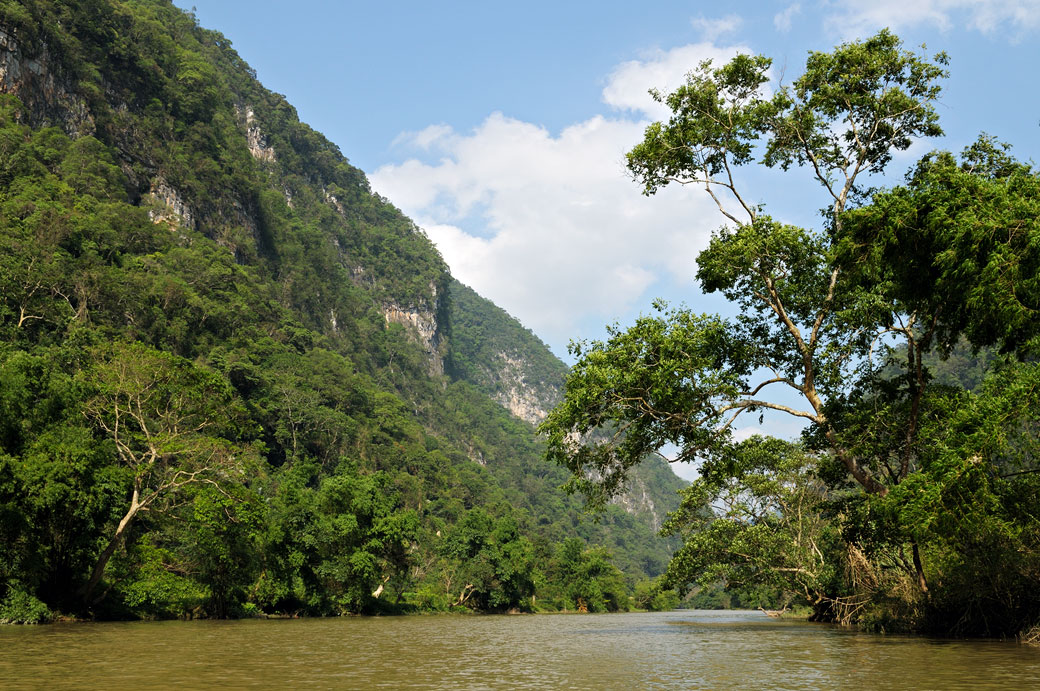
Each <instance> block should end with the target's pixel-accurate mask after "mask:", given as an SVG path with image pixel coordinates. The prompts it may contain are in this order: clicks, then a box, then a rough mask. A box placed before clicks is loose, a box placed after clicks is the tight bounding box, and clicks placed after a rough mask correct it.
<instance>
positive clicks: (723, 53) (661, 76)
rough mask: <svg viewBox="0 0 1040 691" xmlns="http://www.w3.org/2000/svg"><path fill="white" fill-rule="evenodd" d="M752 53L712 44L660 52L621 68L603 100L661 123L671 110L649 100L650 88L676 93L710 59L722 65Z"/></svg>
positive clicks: (625, 63)
mask: <svg viewBox="0 0 1040 691" xmlns="http://www.w3.org/2000/svg"><path fill="white" fill-rule="evenodd" d="M751 52H752V51H751V49H750V48H748V47H747V46H743V45H735V46H726V47H719V46H716V45H714V44H712V43H696V44H692V45H686V46H681V47H679V48H673V49H672V50H668V51H663V50H659V51H656V52H654V53H651V54H649V55H647V56H646V58H645V59H643V60H630V61H628V62H624V63H622V64H620V65H618V66H617V67H616V68H615V69H614V71H613V73H611V75H610V78H609V80H608V82H607V86H606V87H605V88H604V89H603V101H604V102H605V103H606V104H607V105H610V106H613V107H614V108H617V109H619V110H632V111H636V112H638V113H644V114H646V115H647V116H649V117H650V118H651V119H654V120H661V119H664V118H666V117H668V114H669V111H668V107H667V106H664V105H662V104H660V103H657V102H656V101H654V100H653V98H651V97H650V95H649V94H648V93H647V92H648V91H649V90H650V89H651V88H653V89H657V90H659V91H660V92H662V93H668V92H669V91H674V90H675V89H676V88H677V87H679V86H680V85H681V84H682V83H683V81H684V80H685V79H686V75H687V74H688V73H689V72H690V71H692V70H694V69H695V68H696V67H697V66H698V65H700V63H702V62H703V61H705V60H711V61H712V62H713V63H714V64H716V65H719V66H721V65H723V64H725V63H727V62H729V61H730V60H731V59H732V58H733V56H735V55H736V54H737V53H751Z"/></svg>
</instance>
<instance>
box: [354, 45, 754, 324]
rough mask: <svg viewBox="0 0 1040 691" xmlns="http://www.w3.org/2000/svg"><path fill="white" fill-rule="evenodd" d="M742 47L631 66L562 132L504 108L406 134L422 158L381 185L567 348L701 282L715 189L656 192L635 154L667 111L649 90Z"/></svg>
mask: <svg viewBox="0 0 1040 691" xmlns="http://www.w3.org/2000/svg"><path fill="white" fill-rule="evenodd" d="M738 52H750V51H749V50H748V49H747V48H745V47H743V46H729V47H719V46H716V45H714V44H711V43H698V44H695V45H687V46H682V47H679V48H675V49H674V50H669V51H657V52H654V53H652V54H649V55H647V56H645V57H644V59H642V60H633V61H630V62H626V63H624V64H622V65H619V66H618V67H617V69H615V70H614V72H613V73H612V74H611V75H610V76H609V78H608V80H607V84H606V86H605V87H604V89H603V101H604V103H605V104H607V105H608V106H611V107H612V108H614V109H616V110H617V111H620V112H619V113H618V114H617V115H615V116H613V117H606V116H603V115H594V116H592V117H589V118H588V119H586V120H584V121H581V122H577V123H575V124H573V125H571V126H569V127H567V128H565V129H564V130H562V131H561V132H559V133H556V134H554V133H551V132H549V131H548V130H546V129H545V128H543V127H540V126H538V125H535V124H532V123H529V122H523V121H521V120H517V119H514V118H510V117H508V116H506V115H504V114H502V113H493V114H491V115H490V116H488V117H487V119H486V120H485V121H484V122H483V123H482V124H481V125H479V126H478V127H476V128H475V129H474V130H473V131H472V132H468V133H460V132H456V131H455V130H453V129H452V128H450V127H446V126H444V125H432V126H430V127H427V128H425V129H423V130H421V131H419V132H413V133H405V134H402V135H401V136H399V137H398V139H397V142H396V143H397V144H398V145H400V146H404V147H413V148H412V149H411V153H412V155H413V157H412V158H408V159H407V160H405V161H403V162H401V163H398V164H395V165H385V166H383V167H381V168H379V169H378V170H376V171H375V172H374V173H373V174H372V175H371V181H372V185H373V187H374V189H376V190H378V191H379V192H380V193H381V194H383V195H385V196H386V197H388V198H389V199H390V200H391V201H392V202H393V203H394V204H396V205H397V206H398V207H400V208H401V209H402V210H403V211H404V212H405V213H406V214H408V215H409V216H411V217H412V218H413V219H414V220H415V221H416V222H417V223H418V224H419V225H420V226H421V227H423V228H424V229H425V230H426V233H427V234H428V235H429V236H430V238H431V239H432V240H433V241H434V242H435V243H436V244H437V246H438V248H439V249H440V251H441V253H442V254H443V255H444V258H445V260H446V261H447V262H448V265H449V266H450V267H451V270H452V273H453V275H455V276H456V277H457V278H458V279H459V280H460V281H462V282H463V283H466V284H468V285H470V286H472V287H473V288H474V289H476V290H477V292H479V293H480V294H482V295H484V296H485V297H488V298H490V299H491V300H493V301H494V302H495V303H497V304H498V305H500V306H501V307H503V308H504V309H506V310H507V311H509V312H510V313H511V314H512V315H513V316H515V317H517V318H518V319H520V321H521V322H523V323H524V324H525V325H526V326H528V327H530V328H531V329H533V330H534V331H535V332H536V333H538V334H539V335H540V336H542V338H544V339H545V340H547V341H548V342H550V343H555V344H557V345H559V344H562V343H566V342H567V341H568V340H570V339H571V338H573V337H577V336H579V335H581V332H580V331H579V330H578V328H577V327H576V324H577V323H578V322H581V321H583V320H586V323H587V321H594V322H595V323H597V324H602V323H604V322H610V321H614V320H615V319H620V318H623V317H626V316H628V315H629V314H631V312H633V311H634V310H636V309H639V308H643V307H646V306H647V305H648V304H649V302H650V299H651V298H652V297H654V296H656V295H658V294H661V293H662V292H664V291H663V290H662V287H671V286H675V285H677V284H685V285H688V286H691V287H692V285H693V275H694V273H695V271H696V264H695V260H696V256H697V254H698V252H699V251H700V250H701V249H703V248H704V246H705V245H706V243H707V240H708V238H709V237H710V234H711V231H712V230H713V229H714V228H716V227H718V226H719V225H720V224H721V222H722V220H723V219H722V218H721V216H720V215H719V213H718V210H717V209H716V207H715V206H714V204H713V203H712V202H711V200H710V198H708V197H707V195H705V194H704V191H703V189H699V188H696V189H695V188H694V187H693V186H691V187H689V188H683V187H680V186H670V187H668V188H666V189H664V190H661V191H660V192H658V194H657V195H656V196H654V197H653V198H647V197H645V196H643V195H642V194H641V188H640V186H639V185H638V184H637V183H635V182H634V181H633V180H632V179H631V178H630V177H629V175H628V174H627V171H626V170H625V165H624V163H625V152H626V151H628V150H630V149H631V148H632V147H633V146H635V145H636V144H638V143H639V142H640V141H641V140H642V138H643V131H644V129H645V128H646V126H647V124H649V122H650V121H651V119H657V118H660V117H663V116H665V115H666V114H667V113H666V112H665V113H662V112H661V109H662V107H661V106H660V104H655V103H654V102H653V100H652V99H651V98H650V97H649V96H647V93H646V92H647V90H648V89H649V88H650V87H658V88H660V89H662V90H664V91H667V90H671V89H674V88H675V87H677V86H678V85H679V84H681V83H682V81H683V80H684V79H685V75H686V73H687V72H688V71H689V70H691V69H693V68H694V67H696V66H697V65H698V64H699V63H700V62H701V61H703V60H705V59H708V58H710V59H713V60H714V61H715V62H716V63H717V64H720V65H721V64H723V63H724V62H726V61H728V60H729V59H730V58H732V57H733V56H734V55H735V54H736V53H738Z"/></svg>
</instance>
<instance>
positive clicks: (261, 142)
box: [245, 106, 291, 201]
mask: <svg viewBox="0 0 1040 691" xmlns="http://www.w3.org/2000/svg"><path fill="white" fill-rule="evenodd" d="M245 118H246V144H247V145H248V146H249V153H251V154H253V158H255V159H256V160H258V161H263V162H264V163H273V162H274V160H275V155H274V149H272V148H271V147H270V146H269V145H268V144H267V135H265V134H264V133H263V130H261V129H260V125H259V124H257V122H256V113H254V112H253V109H252V108H251V107H249V106H246V107H245ZM287 201H291V197H290V198H289V199H287Z"/></svg>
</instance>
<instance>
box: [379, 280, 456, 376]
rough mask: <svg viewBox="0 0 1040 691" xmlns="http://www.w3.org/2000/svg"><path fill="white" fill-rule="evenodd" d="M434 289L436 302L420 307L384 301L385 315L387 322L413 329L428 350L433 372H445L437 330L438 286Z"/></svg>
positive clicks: (424, 348)
mask: <svg viewBox="0 0 1040 691" xmlns="http://www.w3.org/2000/svg"><path fill="white" fill-rule="evenodd" d="M430 287H431V289H433V295H434V304H433V306H432V307H430V306H428V305H420V306H419V307H412V306H402V305H398V304H396V303H393V302H384V303H383V317H384V318H385V319H386V323H387V324H400V325H401V326H403V327H405V328H406V329H408V330H409V331H411V332H412V333H413V334H414V335H415V337H416V338H417V340H418V341H419V343H420V344H421V345H422V346H423V350H425V351H426V356H427V358H428V359H429V361H430V370H431V372H432V373H433V374H437V375H440V374H444V359H443V358H442V357H441V353H440V347H439V346H440V335H439V333H438V330H437V302H436V294H437V291H436V288H435V287H434V286H430Z"/></svg>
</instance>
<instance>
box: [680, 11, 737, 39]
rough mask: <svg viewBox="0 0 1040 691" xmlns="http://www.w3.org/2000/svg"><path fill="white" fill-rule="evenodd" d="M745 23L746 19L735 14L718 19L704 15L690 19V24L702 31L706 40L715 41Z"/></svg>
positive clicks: (702, 35)
mask: <svg viewBox="0 0 1040 691" xmlns="http://www.w3.org/2000/svg"><path fill="white" fill-rule="evenodd" d="M743 23H744V20H743V19H741V18H740V17H739V16H738V15H735V14H727V15H726V16H725V17H720V18H718V19H707V18H706V17H704V16H700V17H694V18H693V19H691V20H690V24H692V25H693V28H694V29H696V30H697V31H699V32H700V35H701V38H702V39H704V40H705V41H714V40H715V39H717V38H719V37H721V36H724V35H726V34H731V33H733V32H734V31H736V30H737V29H739V28H740V25H741V24H743Z"/></svg>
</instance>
